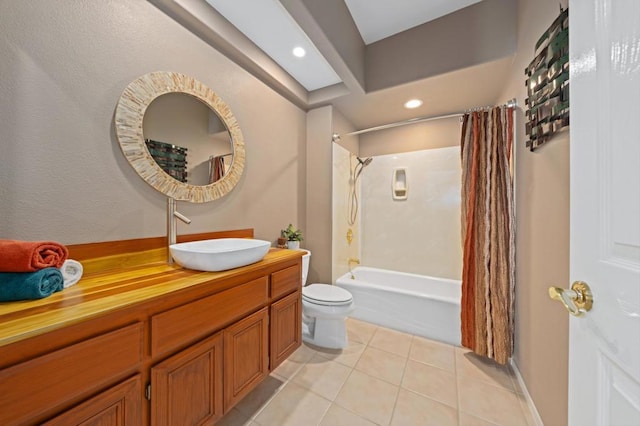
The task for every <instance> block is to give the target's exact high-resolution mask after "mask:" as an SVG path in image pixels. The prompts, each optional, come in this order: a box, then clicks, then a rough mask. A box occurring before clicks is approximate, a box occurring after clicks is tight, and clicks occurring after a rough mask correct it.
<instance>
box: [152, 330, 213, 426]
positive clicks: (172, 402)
mask: <svg viewBox="0 0 640 426" xmlns="http://www.w3.org/2000/svg"><path fill="white" fill-rule="evenodd" d="M222 344H223V339H222V333H217V334H215V335H213V336H211V337H209V338H207V339H205V340H203V341H201V342H199V343H196V344H195V345H193V346H191V347H189V348H188V349H185V350H183V351H182V352H179V353H177V354H176V355H174V356H172V357H171V358H168V359H166V360H165V361H163V362H161V363H160V364H158V365H156V366H155V367H153V368H152V369H151V424H152V425H180V426H182V425H202V424H213V423H214V422H215V421H216V420H217V419H219V418H220V417H222V408H223V407H222V383H223V382H222V381H223V379H222V356H223V352H222Z"/></svg>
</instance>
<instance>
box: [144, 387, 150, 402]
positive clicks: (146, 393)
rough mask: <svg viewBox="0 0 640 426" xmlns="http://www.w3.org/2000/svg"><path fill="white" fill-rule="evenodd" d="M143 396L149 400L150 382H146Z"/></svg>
mask: <svg viewBox="0 0 640 426" xmlns="http://www.w3.org/2000/svg"><path fill="white" fill-rule="evenodd" d="M144 397H145V398H147V399H148V400H149V401H151V383H147V387H146V388H145V389H144Z"/></svg>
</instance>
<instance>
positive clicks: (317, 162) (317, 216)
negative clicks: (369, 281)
mask: <svg viewBox="0 0 640 426" xmlns="http://www.w3.org/2000/svg"><path fill="white" fill-rule="evenodd" d="M332 114H333V107H331V106H325V107H321V108H317V109H314V110H311V111H309V112H308V113H307V186H306V188H307V216H306V218H307V220H306V228H305V229H306V234H305V235H306V236H305V241H304V244H303V246H304V247H305V248H307V249H309V250H311V261H310V263H309V277H308V278H307V283H309V284H311V283H318V282H319V283H328V282H330V280H331V250H332V242H331V234H332V230H331V229H332V226H331V217H332V213H331V176H332V148H333V147H332V145H333V144H332V143H331V135H332V134H333V125H332V121H333V118H332Z"/></svg>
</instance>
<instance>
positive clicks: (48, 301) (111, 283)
mask: <svg viewBox="0 0 640 426" xmlns="http://www.w3.org/2000/svg"><path fill="white" fill-rule="evenodd" d="M302 254H303V253H302V252H300V251H292V250H283V249H275V248H272V249H271V250H270V251H269V252H268V253H267V255H266V256H265V258H264V259H263V260H262V261H260V262H257V263H254V264H252V265H248V266H244V267H242V268H236V269H231V270H228V271H222V272H200V271H193V270H188V269H184V268H182V267H180V266H178V265H168V264H167V263H166V262H158V261H155V262H153V263H147V264H142V265H136V266H124V267H122V268H117V269H112V270H110V271H107V272H99V271H92V270H91V269H93V268H89V269H90V272H89V273H87V274H85V275H84V276H83V277H82V279H81V280H80V282H79V283H78V284H76V285H75V286H72V287H70V288H67V289H64V290H62V291H61V292H58V293H55V294H53V295H51V296H49V297H46V298H44V299H40V300H32V301H22V302H7V303H0V346H5V345H8V344H11V343H14V342H18V341H20V340H24V339H27V338H30V337H34V336H37V335H40V334H43V333H46V332H49V331H52V330H57V329H59V328H62V327H65V326H69V325H72V324H76V323H79V322H82V321H86V320H88V319H92V318H95V317H98V316H100V315H104V314H107V313H110V312H113V311H116V310H119V309H123V308H126V307H130V306H132V305H135V304H139V303H143V302H146V301H150V300H153V299H156V298H159V297H162V296H165V295H167V294H170V293H172V292H176V291H180V290H184V289H188V288H195V287H197V286H202V285H206V286H213V287H215V286H216V285H221V283H222V282H223V280H225V279H228V278H233V277H235V276H238V275H240V274H245V273H250V272H255V271H258V270H260V269H264V268H268V267H269V266H272V265H273V264H275V263H277V262H280V261H283V260H295V259H296V258H298V257H300V256H302ZM138 256H144V253H142V255H140V254H138ZM83 264H84V262H83ZM86 270H87V268H86V266H85V271H86ZM224 289H226V288H224V287H223V286H220V288H219V290H220V291H222V290H224ZM215 292H216V291H215V289H214V288H212V293H215Z"/></svg>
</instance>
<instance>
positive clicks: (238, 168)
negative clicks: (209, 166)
mask: <svg viewBox="0 0 640 426" xmlns="http://www.w3.org/2000/svg"><path fill="white" fill-rule="evenodd" d="M174 92H179V93H186V94H188V95H191V96H193V97H195V98H197V99H198V100H200V101H201V102H203V103H204V104H206V105H207V106H208V107H209V108H211V109H212V110H213V111H215V112H216V114H218V116H219V117H220V119H221V120H222V122H223V123H224V124H225V126H226V127H227V129H228V130H229V135H230V136H231V143H232V145H233V161H232V163H231V167H230V168H229V170H228V171H227V173H226V174H225V175H224V176H223V177H222V178H221V179H220V180H218V181H216V182H214V183H212V184H209V185H191V184H188V183H184V182H180V181H178V180H176V179H174V178H173V177H171V176H169V175H168V174H167V173H165V172H164V171H163V170H162V169H161V168H160V166H159V165H158V164H157V163H156V161H155V160H154V159H153V157H152V156H151V154H150V153H149V150H148V149H147V146H146V144H145V142H144V135H143V131H142V120H143V118H144V113H145V111H146V110H147V107H148V106H149V104H150V103H151V102H153V100H154V99H156V98H157V97H159V96H162V95H165V94H167V93H174ZM115 126H116V136H117V137H118V142H119V143H120V148H122V152H123V153H124V156H125V157H126V158H127V161H129V164H131V166H132V167H133V168H134V169H135V170H136V172H138V174H139V175H140V177H141V178H142V179H144V180H145V181H146V182H147V183H148V184H149V185H151V186H153V187H154V188H155V189H157V190H158V191H160V192H162V193H163V194H165V195H166V196H167V197H171V198H173V199H175V200H181V201H190V202H192V203H206V202H207V201H213V200H216V199H218V198H220V197H222V196H224V195H226V194H228V193H229V192H231V190H232V189H233V188H234V187H235V186H236V184H237V183H238V181H239V180H240V177H241V176H242V171H243V170H244V161H245V149H244V138H243V137H242V132H241V131H240V126H239V125H238V121H237V120H236V118H235V116H234V115H233V113H232V112H231V110H230V109H229V106H228V105H227V104H226V103H224V101H223V100H222V99H220V98H219V97H218V95H216V94H215V93H214V92H213V91H212V90H211V89H210V88H209V87H207V86H206V85H204V84H203V83H201V82H200V81H198V80H196V79H194V78H192V77H189V76H186V75H184V74H179V73H175V72H152V73H149V74H145V75H143V76H141V77H139V78H137V79H136V80H134V81H132V82H131V83H130V84H129V85H128V86H127V88H126V89H125V90H124V92H123V93H122V96H120V100H119V101H118V106H117V108H116V116H115Z"/></svg>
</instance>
